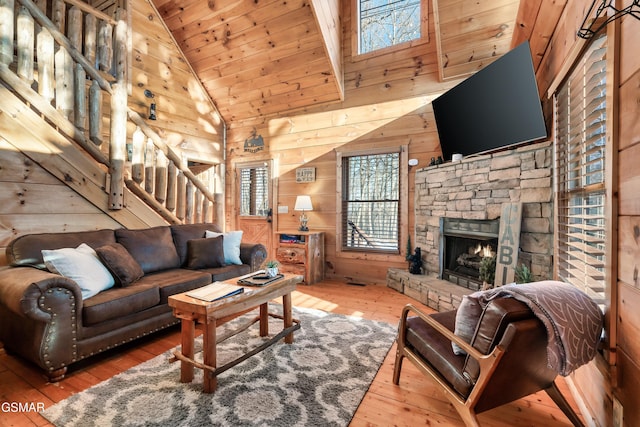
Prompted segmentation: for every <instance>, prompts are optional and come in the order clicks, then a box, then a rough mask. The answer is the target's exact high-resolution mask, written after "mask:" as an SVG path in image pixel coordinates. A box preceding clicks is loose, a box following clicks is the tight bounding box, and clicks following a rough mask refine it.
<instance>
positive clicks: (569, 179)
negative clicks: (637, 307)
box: [555, 34, 607, 304]
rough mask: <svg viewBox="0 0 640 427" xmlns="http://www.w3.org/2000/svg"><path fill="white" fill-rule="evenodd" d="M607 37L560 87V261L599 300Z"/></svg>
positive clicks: (563, 273) (602, 287)
mask: <svg viewBox="0 0 640 427" xmlns="http://www.w3.org/2000/svg"><path fill="white" fill-rule="evenodd" d="M606 52H607V37H606V34H605V35H601V36H599V37H598V38H597V39H595V40H593V41H592V42H591V44H590V45H589V46H588V47H587V49H586V50H585V52H584V54H583V55H582V57H581V58H580V59H579V61H578V63H577V65H576V66H575V68H574V69H573V71H572V72H571V74H569V76H568V78H567V80H566V81H565V82H564V83H563V84H562V85H561V86H560V87H559V89H558V91H557V92H556V96H555V101H556V129H557V131H556V142H555V151H556V186H557V188H556V203H557V209H558V213H557V215H558V230H557V233H556V235H557V240H558V241H557V251H558V255H557V264H558V265H557V267H558V276H559V279H560V280H563V281H566V282H568V283H571V284H573V285H575V286H577V287H578V288H580V289H582V290H583V291H585V292H586V293H587V294H589V295H590V296H591V297H592V298H594V300H596V301H598V302H599V303H601V304H602V303H604V301H605V298H606V295H605V291H606V287H607V285H606V283H607V277H606V270H605V268H606V259H605V255H606V252H607V247H606V242H607V239H606V230H607V218H606V217H607V215H606V209H607V206H606V204H607V200H606V197H605V195H606V193H605V192H606V185H607V182H606V181H605V178H606V173H605V148H606V145H605V143H606V130H607V116H606V83H607V81H606V74H607V69H606V63H607V61H606Z"/></svg>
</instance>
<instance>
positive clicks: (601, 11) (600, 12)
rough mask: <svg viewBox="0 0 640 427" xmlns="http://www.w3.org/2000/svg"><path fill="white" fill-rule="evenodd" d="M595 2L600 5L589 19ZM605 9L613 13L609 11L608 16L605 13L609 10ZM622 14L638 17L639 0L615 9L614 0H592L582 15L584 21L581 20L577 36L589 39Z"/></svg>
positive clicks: (639, 12) (639, 10)
mask: <svg viewBox="0 0 640 427" xmlns="http://www.w3.org/2000/svg"><path fill="white" fill-rule="evenodd" d="M597 2H600V5H599V6H598V9H597V11H596V15H595V16H594V17H593V18H592V19H591V20H589V16H590V15H591V12H592V11H593V8H594V7H595V6H596V3H597ZM607 9H611V10H613V13H611V14H610V15H609V16H608V17H607V15H608V13H609V11H608V10H607ZM624 15H631V16H633V17H635V18H636V19H640V0H631V4H630V5H629V6H627V7H625V8H624V9H616V7H615V6H614V0H593V3H591V7H590V8H589V10H588V11H587V14H586V16H585V17H584V21H582V25H581V26H580V29H579V30H578V37H582V38H583V39H590V38H592V37H593V36H595V35H596V34H597V33H598V31H600V30H602V29H603V28H604V27H606V26H607V24H609V22H613V21H615V20H616V19H618V18H620V17H622V16H624ZM588 20H589V22H588V23H587V21H588ZM593 27H596V28H593Z"/></svg>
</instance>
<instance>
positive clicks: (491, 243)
mask: <svg viewBox="0 0 640 427" xmlns="http://www.w3.org/2000/svg"><path fill="white" fill-rule="evenodd" d="M445 247H446V251H445V256H444V260H445V264H444V268H443V279H445V280H452V279H453V280H452V281H453V282H454V283H457V284H461V285H465V286H467V287H470V288H479V287H480V286H481V285H482V280H480V264H481V263H482V259H483V258H485V257H493V256H495V255H496V248H497V247H498V239H486V240H483V239H474V238H466V237H454V236H447V237H446V245H445ZM466 282H471V283H466ZM471 284H475V285H476V286H473V285H471Z"/></svg>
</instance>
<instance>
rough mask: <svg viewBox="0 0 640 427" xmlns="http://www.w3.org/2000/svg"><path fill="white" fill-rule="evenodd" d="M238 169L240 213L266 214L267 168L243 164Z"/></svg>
mask: <svg viewBox="0 0 640 427" xmlns="http://www.w3.org/2000/svg"><path fill="white" fill-rule="evenodd" d="M239 170H240V215H241V216H267V215H268V213H269V168H268V167H267V166H265V165H259V166H245V167H242V168H240V169H239Z"/></svg>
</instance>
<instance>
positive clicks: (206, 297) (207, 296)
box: [187, 282, 244, 302]
mask: <svg viewBox="0 0 640 427" xmlns="http://www.w3.org/2000/svg"><path fill="white" fill-rule="evenodd" d="M243 292H244V288H243V287H241V286H236V285H232V284H230V283H224V282H213V283H212V284H210V285H207V286H203V287H202V288H198V289H194V290H192V291H189V292H187V295H188V296H190V297H192V298H197V299H201V300H203V301H209V302H211V301H218V300H220V299H222V298H227V297H231V296H233V295H238V294H241V293H243Z"/></svg>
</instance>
